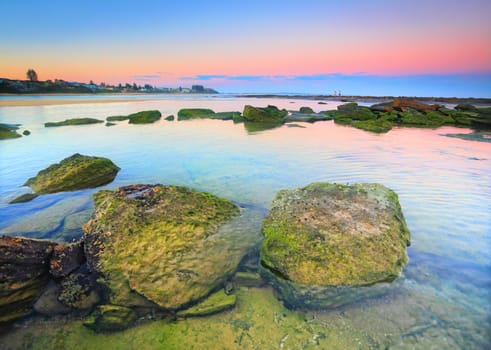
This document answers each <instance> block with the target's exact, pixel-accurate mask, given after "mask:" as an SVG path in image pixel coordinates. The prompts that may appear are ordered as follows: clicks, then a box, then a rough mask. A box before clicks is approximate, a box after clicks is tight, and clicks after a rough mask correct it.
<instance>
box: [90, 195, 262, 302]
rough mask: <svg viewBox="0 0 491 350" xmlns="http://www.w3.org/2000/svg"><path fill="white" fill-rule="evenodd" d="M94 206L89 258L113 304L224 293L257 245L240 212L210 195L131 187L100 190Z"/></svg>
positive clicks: (183, 299) (194, 298)
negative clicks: (236, 271) (213, 292)
mask: <svg viewBox="0 0 491 350" xmlns="http://www.w3.org/2000/svg"><path fill="white" fill-rule="evenodd" d="M94 202H95V214H94V215H93V217H92V219H91V220H90V221H89V222H88V223H87V225H85V227H84V231H85V233H84V241H85V252H86V256H87V261H88V263H89V266H90V268H91V269H92V271H95V272H98V273H100V274H101V275H102V276H103V278H102V279H101V282H102V283H103V284H104V285H105V286H106V287H107V288H108V290H109V291H110V295H109V298H110V302H111V303H113V304H118V305H124V306H155V304H157V305H158V306H160V307H161V308H165V309H179V308H181V307H183V306H185V305H189V304H190V303H193V302H195V301H198V300H200V299H202V298H203V297H205V296H206V295H208V294H209V293H210V292H211V291H212V290H216V289H217V288H219V287H220V286H222V285H223V284H224V282H225V281H226V279H227V278H228V276H230V275H231V274H232V273H233V272H234V270H235V269H236V267H237V265H238V264H239V263H240V260H241V259H242V257H243V256H244V255H245V254H246V253H247V250H248V249H249V248H250V247H252V246H254V245H255V244H257V240H256V237H255V236H254V235H250V234H249V235H248V236H247V235H246V234H244V231H243V229H242V230H241V228H240V220H243V217H244V215H241V216H238V215H239V213H240V211H239V208H238V207H237V206H235V205H234V204H232V203H231V202H230V201H228V200H226V199H221V198H218V197H215V196H213V195H211V194H209V193H201V192H197V191H194V190H191V189H188V188H185V187H179V186H164V185H133V186H126V187H121V188H119V190H117V191H100V192H98V193H97V194H95V195H94ZM234 217H236V219H234ZM245 219H247V220H250V219H248V218H245ZM239 237H240V238H239Z"/></svg>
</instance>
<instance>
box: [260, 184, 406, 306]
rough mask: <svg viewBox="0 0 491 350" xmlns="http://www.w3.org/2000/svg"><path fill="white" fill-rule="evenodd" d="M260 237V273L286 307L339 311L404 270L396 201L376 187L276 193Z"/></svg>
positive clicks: (320, 187)
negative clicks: (268, 281) (323, 308)
mask: <svg viewBox="0 0 491 350" xmlns="http://www.w3.org/2000/svg"><path fill="white" fill-rule="evenodd" d="M262 231H263V234H264V237H265V239H264V242H263V244H262V246H261V264H262V266H263V269H262V273H263V274H265V275H266V276H265V277H266V278H267V279H269V280H271V281H272V283H273V285H274V286H275V287H276V288H277V289H278V290H279V291H280V294H282V296H283V297H284V298H285V301H286V302H287V304H289V305H299V304H300V305H304V306H316V305H317V306H321V307H322V306H324V307H329V306H338V305H342V304H344V303H347V302H349V301H350V300H352V299H353V298H356V297H357V296H361V295H365V294H367V292H368V294H370V292H371V291H370V290H369V289H366V288H357V287H362V286H370V285H373V284H375V283H377V282H388V281H393V280H394V279H395V278H397V277H398V276H399V275H400V273H401V271H402V268H403V266H404V265H405V264H406V263H407V254H406V246H407V245H409V230H408V228H407V226H406V222H405V220H404V216H403V214H402V211H401V207H400V205H399V201H398V197H397V194H396V193H395V192H393V191H392V190H390V189H388V188H386V187H384V186H382V185H379V184H354V185H351V186H349V185H339V184H329V183H313V184H310V185H308V186H307V187H304V188H301V189H297V190H293V191H287V190H285V191H280V192H279V193H278V194H277V196H276V198H275V200H274V201H273V203H272V205H271V209H270V212H269V214H268V216H267V217H266V218H265V220H264V222H263V229H262ZM367 288H368V287H367ZM370 288H372V287H370ZM376 289H377V287H375V289H374V291H375V290H376ZM358 292H360V293H358ZM340 295H341V297H340ZM345 297H346V298H345Z"/></svg>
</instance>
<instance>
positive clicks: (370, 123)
mask: <svg viewBox="0 0 491 350" xmlns="http://www.w3.org/2000/svg"><path fill="white" fill-rule="evenodd" d="M351 125H352V126H353V127H355V128H357V129H362V130H366V131H371V132H375V133H384V132H387V131H389V130H390V129H392V123H391V122H389V121H387V120H381V119H377V120H373V119H371V120H357V121H354V122H353V123H352V124H351Z"/></svg>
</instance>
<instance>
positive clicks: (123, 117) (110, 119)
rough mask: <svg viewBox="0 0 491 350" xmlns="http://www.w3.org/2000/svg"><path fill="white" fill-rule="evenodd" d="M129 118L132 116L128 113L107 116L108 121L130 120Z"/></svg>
mask: <svg viewBox="0 0 491 350" xmlns="http://www.w3.org/2000/svg"><path fill="white" fill-rule="evenodd" d="M129 118H130V117H129V116H127V115H113V116H110V117H107V118H106V120H107V121H108V122H120V121H123V120H128V119H129Z"/></svg>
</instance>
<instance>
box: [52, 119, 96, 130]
mask: <svg viewBox="0 0 491 350" xmlns="http://www.w3.org/2000/svg"><path fill="white" fill-rule="evenodd" d="M99 123H104V121H103V120H99V119H94V118H73V119H66V120H64V121H62V122H47V123H44V126H45V127H47V128H51V127H57V126H67V125H86V124H99Z"/></svg>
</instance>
